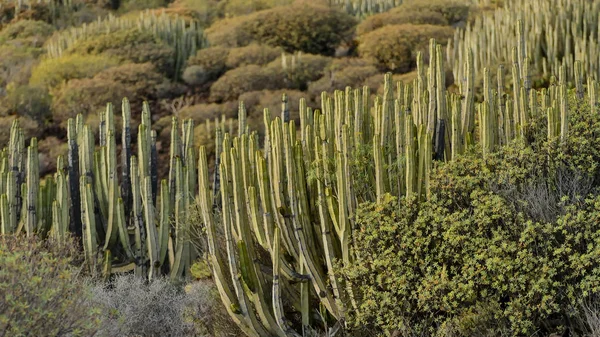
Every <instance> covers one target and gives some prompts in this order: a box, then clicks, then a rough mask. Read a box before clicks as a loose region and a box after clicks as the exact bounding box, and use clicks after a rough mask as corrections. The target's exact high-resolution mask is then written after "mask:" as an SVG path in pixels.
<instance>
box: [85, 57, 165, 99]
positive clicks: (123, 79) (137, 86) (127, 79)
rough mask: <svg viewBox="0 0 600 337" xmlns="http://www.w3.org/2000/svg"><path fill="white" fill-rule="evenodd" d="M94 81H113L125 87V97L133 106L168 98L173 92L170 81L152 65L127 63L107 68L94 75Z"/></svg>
mask: <svg viewBox="0 0 600 337" xmlns="http://www.w3.org/2000/svg"><path fill="white" fill-rule="evenodd" d="M94 80H97V81H113V82H117V83H120V84H122V85H124V86H126V87H127V97H128V99H129V101H130V102H131V103H132V104H134V105H137V104H138V103H139V104H141V103H142V101H144V100H146V101H149V100H155V99H159V98H164V97H168V96H170V95H171V91H172V90H173V86H172V83H171V81H170V80H169V79H167V78H166V77H165V76H164V75H163V74H161V73H160V72H158V70H157V69H156V67H155V66H154V64H152V63H128V64H123V65H120V66H116V67H112V68H108V69H106V70H103V71H101V72H99V73H98V74H96V76H94Z"/></svg>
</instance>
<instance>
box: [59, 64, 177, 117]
mask: <svg viewBox="0 0 600 337" xmlns="http://www.w3.org/2000/svg"><path fill="white" fill-rule="evenodd" d="M176 89H177V88H176V87H175V86H174V85H173V84H172V83H171V82H170V81H169V80H168V79H167V78H165V77H164V75H162V74H160V73H158V72H157V71H156V69H155V68H154V65H152V64H150V63H144V64H133V63H130V64H124V65H121V66H118V67H114V68H110V69H107V70H105V71H102V72H100V73H98V74H97V75H96V76H94V77H93V78H87V79H79V80H71V81H69V82H67V83H66V84H65V85H63V86H61V87H59V88H57V89H56V90H55V91H54V93H53V96H54V101H53V111H54V113H53V116H54V119H55V121H58V122H65V121H67V120H68V119H69V118H72V117H75V116H76V115H77V113H80V112H88V113H96V112H98V111H101V110H103V109H104V108H105V107H106V104H107V103H109V102H111V103H113V105H114V107H115V111H117V112H118V111H120V107H121V101H122V99H123V97H127V98H128V99H129V101H130V103H131V105H132V106H134V107H135V106H141V104H142V101H144V100H156V99H160V98H164V97H169V96H171V95H172V94H176V92H175V91H176ZM173 92H175V93H173Z"/></svg>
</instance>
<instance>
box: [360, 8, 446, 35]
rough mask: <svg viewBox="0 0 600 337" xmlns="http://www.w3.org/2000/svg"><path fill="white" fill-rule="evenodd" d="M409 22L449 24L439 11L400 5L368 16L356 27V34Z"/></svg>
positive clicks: (415, 23)
mask: <svg viewBox="0 0 600 337" xmlns="http://www.w3.org/2000/svg"><path fill="white" fill-rule="evenodd" d="M407 23H410V24H414V25H423V24H426V25H439V26H445V25H447V24H448V20H446V18H445V17H444V16H443V15H442V14H441V13H439V12H434V11H430V10H420V11H407V10H406V9H405V8H404V7H403V6H399V7H396V8H394V9H392V10H390V11H388V12H384V13H380V14H375V15H371V16H369V17H367V18H366V19H365V20H363V21H362V22H361V23H360V24H359V25H358V26H357V27H356V34H357V35H359V36H360V35H363V34H366V33H369V32H372V31H374V30H375V29H378V28H381V27H383V26H389V25H402V24H407Z"/></svg>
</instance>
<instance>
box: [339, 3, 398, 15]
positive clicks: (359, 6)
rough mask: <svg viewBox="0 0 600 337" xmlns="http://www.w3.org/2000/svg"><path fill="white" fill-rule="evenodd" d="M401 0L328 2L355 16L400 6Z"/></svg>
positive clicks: (381, 11)
mask: <svg viewBox="0 0 600 337" xmlns="http://www.w3.org/2000/svg"><path fill="white" fill-rule="evenodd" d="M402 2H403V0H330V1H329V4H330V5H333V6H338V7H340V8H342V9H343V10H344V11H346V12H347V13H348V14H350V15H353V16H356V17H357V18H364V17H366V16H369V15H373V14H377V13H383V12H386V11H388V10H390V9H392V8H394V7H397V6H400V5H401V4H402Z"/></svg>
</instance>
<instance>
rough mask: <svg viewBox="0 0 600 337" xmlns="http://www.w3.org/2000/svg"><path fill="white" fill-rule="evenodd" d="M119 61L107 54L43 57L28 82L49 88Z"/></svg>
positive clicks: (94, 73) (85, 75)
mask: <svg viewBox="0 0 600 337" xmlns="http://www.w3.org/2000/svg"><path fill="white" fill-rule="evenodd" d="M119 63H120V62H119V60H118V59H116V58H114V57H111V56H108V55H79V54H72V55H65V56H63V57H60V58H55V59H44V60H42V61H41V62H40V63H39V64H38V65H37V66H36V67H35V68H34V69H33V70H32V73H31V79H30V80H29V84H31V85H32V86H41V87H46V88H51V87H55V86H57V85H59V84H61V83H63V82H64V81H68V80H71V79H80V78H89V77H93V76H94V75H96V74H97V73H99V72H100V71H102V70H104V69H107V68H110V67H112V66H115V65H118V64H119Z"/></svg>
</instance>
